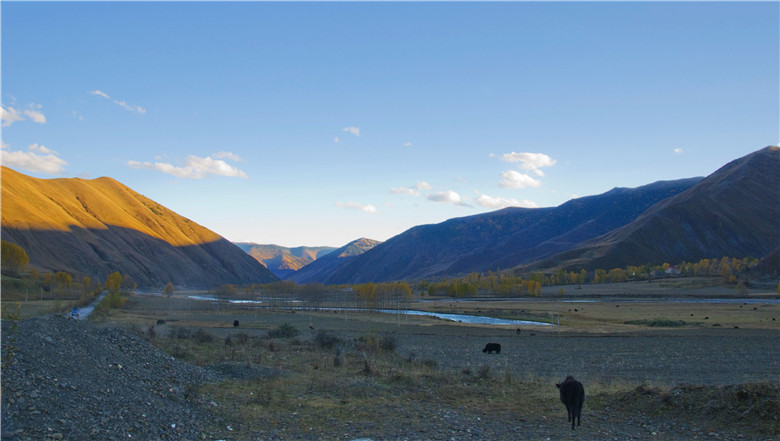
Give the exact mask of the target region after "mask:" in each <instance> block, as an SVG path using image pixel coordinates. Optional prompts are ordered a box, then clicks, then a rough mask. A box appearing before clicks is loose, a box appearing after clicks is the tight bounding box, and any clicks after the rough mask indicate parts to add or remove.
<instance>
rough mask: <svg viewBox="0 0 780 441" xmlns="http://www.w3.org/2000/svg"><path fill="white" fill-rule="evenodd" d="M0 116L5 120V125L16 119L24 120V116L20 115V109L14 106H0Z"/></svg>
mask: <svg viewBox="0 0 780 441" xmlns="http://www.w3.org/2000/svg"><path fill="white" fill-rule="evenodd" d="M0 116H1V117H2V120H3V127H8V126H10V125H11V124H13V123H15V122H16V121H23V120H24V118H23V117H22V116H21V115H19V111H17V110H16V109H14V108H13V107H5V106H0Z"/></svg>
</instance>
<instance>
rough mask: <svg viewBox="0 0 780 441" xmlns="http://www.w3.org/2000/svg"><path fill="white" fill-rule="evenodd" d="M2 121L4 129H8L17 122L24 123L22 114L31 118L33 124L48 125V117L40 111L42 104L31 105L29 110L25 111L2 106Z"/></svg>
mask: <svg viewBox="0 0 780 441" xmlns="http://www.w3.org/2000/svg"><path fill="white" fill-rule="evenodd" d="M1 109H2V114H1V116H2V120H3V127H8V126H10V125H11V124H13V123H15V122H16V121H24V119H25V118H24V117H23V116H22V115H21V114H22V113H23V114H25V115H27V117H28V118H30V119H31V120H32V121H33V122H35V123H38V124H45V123H46V116H44V115H43V113H42V112H41V111H40V109H41V105H40V104H30V108H29V109H25V110H17V109H14V108H13V107H6V106H2V107H1Z"/></svg>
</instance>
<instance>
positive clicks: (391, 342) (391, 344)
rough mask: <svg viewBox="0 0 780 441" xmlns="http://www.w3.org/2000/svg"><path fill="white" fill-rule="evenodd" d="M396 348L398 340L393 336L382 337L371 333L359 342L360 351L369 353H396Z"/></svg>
mask: <svg viewBox="0 0 780 441" xmlns="http://www.w3.org/2000/svg"><path fill="white" fill-rule="evenodd" d="M395 346H396V340H395V336H394V335H392V334H387V335H384V336H380V335H374V334H373V333H370V334H368V335H365V336H362V337H360V338H358V340H357V347H358V349H360V350H362V351H368V352H378V351H395Z"/></svg>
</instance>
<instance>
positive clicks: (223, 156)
mask: <svg viewBox="0 0 780 441" xmlns="http://www.w3.org/2000/svg"><path fill="white" fill-rule="evenodd" d="M214 157H215V158H217V159H229V160H231V161H234V162H246V161H244V160H243V159H241V157H240V156H238V155H237V154H235V153H231V152H217V153H214Z"/></svg>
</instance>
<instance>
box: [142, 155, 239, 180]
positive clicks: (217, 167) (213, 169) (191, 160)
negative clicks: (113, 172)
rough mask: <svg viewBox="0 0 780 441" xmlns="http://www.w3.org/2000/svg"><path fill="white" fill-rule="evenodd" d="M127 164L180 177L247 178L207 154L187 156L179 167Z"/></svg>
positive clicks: (155, 164)
mask: <svg viewBox="0 0 780 441" xmlns="http://www.w3.org/2000/svg"><path fill="white" fill-rule="evenodd" d="M215 156H216V155H215ZM127 165H128V166H130V167H132V168H135V169H147V170H157V171H160V172H163V173H167V174H169V175H172V176H176V177H177V178H182V179H203V178H206V177H208V176H209V175H216V176H227V177H231V178H247V175H246V173H244V172H243V171H241V170H239V169H238V168H236V167H233V166H232V165H230V164H228V163H227V162H225V161H223V160H221V159H213V158H211V157H209V156H207V157H205V158H201V157H198V156H188V157H187V159H186V160H185V162H184V165H183V166H181V167H177V166H175V165H173V164H169V163H166V162H154V163H152V162H139V161H127Z"/></svg>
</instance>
